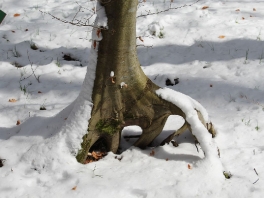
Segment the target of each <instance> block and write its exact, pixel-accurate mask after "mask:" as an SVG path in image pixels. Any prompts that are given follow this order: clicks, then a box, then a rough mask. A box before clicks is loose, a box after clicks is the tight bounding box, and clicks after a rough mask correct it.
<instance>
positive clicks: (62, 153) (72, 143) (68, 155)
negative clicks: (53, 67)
mask: <svg viewBox="0 0 264 198" xmlns="http://www.w3.org/2000/svg"><path fill="white" fill-rule="evenodd" d="M106 25H107V18H106V16H105V11H104V8H103V7H102V6H101V5H100V3H99V2H97V18H96V19H95V23H94V26H95V27H94V28H93V34H92V40H93V42H92V46H91V50H90V56H89V65H88V67H87V73H86V76H85V79H84V83H83V86H82V90H81V93H80V94H79V96H78V98H77V99H76V100H75V101H74V102H73V103H72V104H71V105H70V106H71V111H67V113H63V112H65V111H62V112H61V113H60V114H58V115H56V116H55V117H54V120H56V119H57V118H58V117H65V118H67V120H66V121H65V123H64V124H62V125H61V127H59V128H58V129H57V131H54V134H56V135H54V136H52V137H50V138H47V139H45V140H44V141H43V142H41V143H39V142H38V143H36V144H34V145H32V146H31V148H30V149H29V150H28V151H27V152H26V153H25V154H24V155H23V156H22V159H23V160H25V161H27V162H28V163H31V164H32V166H33V167H34V168H36V169H37V170H43V169H46V170H57V169H59V168H60V166H61V165H62V164H72V163H77V161H76V159H75V156H76V155H77V152H78V150H79V149H80V147H81V142H82V137H83V136H84V135H85V134H86V133H87V129H88V125H89V120H90V118H91V111H92V107H93V103H92V91H93V86H94V79H95V71H96V64H97V49H98V45H99V41H100V40H102V35H101V33H100V31H98V30H99V27H100V28H101V27H102V26H104V27H106ZM97 27H98V28H97ZM94 42H96V45H94V44H93V43H94ZM66 109H69V107H67V108H66ZM69 112H70V113H69ZM62 114H63V115H62Z"/></svg>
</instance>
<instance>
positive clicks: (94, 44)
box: [93, 41, 96, 49]
mask: <svg viewBox="0 0 264 198" xmlns="http://www.w3.org/2000/svg"><path fill="white" fill-rule="evenodd" d="M93 48H94V49H95V48H96V41H94V42H93Z"/></svg>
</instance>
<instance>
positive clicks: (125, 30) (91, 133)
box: [77, 0, 214, 163]
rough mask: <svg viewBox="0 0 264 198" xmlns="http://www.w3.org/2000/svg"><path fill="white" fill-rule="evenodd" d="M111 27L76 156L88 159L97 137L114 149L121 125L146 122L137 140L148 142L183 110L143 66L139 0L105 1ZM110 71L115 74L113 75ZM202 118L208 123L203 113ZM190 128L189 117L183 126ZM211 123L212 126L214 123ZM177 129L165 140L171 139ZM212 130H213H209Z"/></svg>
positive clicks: (105, 35) (101, 50)
mask: <svg viewBox="0 0 264 198" xmlns="http://www.w3.org/2000/svg"><path fill="white" fill-rule="evenodd" d="M100 2H101V5H102V6H104V8H105V12H106V16H107V18H108V28H107V29H102V30H101V34H102V37H103V39H102V40H101V41H100V44H99V48H98V58H97V67H96V77H95V81H94V88H93V94H92V100H93V104H94V106H93V109H92V113H91V119H90V120H89V126H88V133H87V134H86V135H85V136H84V137H83V143H82V145H81V146H82V148H81V150H80V151H79V153H78V155H77V160H78V161H79V162H81V163H84V162H85V160H86V157H87V155H88V152H89V151H90V150H91V149H92V147H93V145H95V143H96V142H98V141H99V140H100V141H99V142H100V143H101V144H100V146H101V147H105V150H106V151H112V152H113V153H116V152H117V150H118V146H119V141H120V135H121V132H122V129H123V128H124V127H125V126H129V125H138V126H140V127H141V128H142V135H141V136H140V138H139V139H138V140H137V141H136V142H135V144H134V145H135V146H138V147H140V148H145V147H146V146H148V145H149V144H150V143H151V142H152V141H153V140H154V139H155V138H156V137H157V136H158V135H159V134H160V133H161V131H162V129H163V127H164V124H165V122H166V120H167V118H168V116H170V115H180V116H182V117H183V118H184V119H185V114H184V112H183V111H182V110H181V109H180V108H179V107H177V106H176V105H174V104H172V103H170V102H168V101H166V100H163V99H162V98H160V97H158V95H157V94H156V93H155V91H156V90H157V89H159V87H158V86H157V85H155V84H154V83H153V82H152V81H151V80H149V79H148V78H147V77H146V75H145V74H144V72H143V71H142V69H141V67H140V63H139V61H138V58H137V51H136V11H137V4H138V0H112V1H110V2H109V0H107V3H104V1H103V0H101V1H100ZM111 73H112V74H113V73H114V75H112V77H111ZM198 115H199V117H200V120H201V121H202V122H203V124H204V125H205V124H206V123H205V122H204V120H203V118H202V116H201V114H200V113H199V112H198ZM186 128H190V125H189V124H188V123H187V122H185V125H184V127H182V128H181V129H184V130H185V129H186ZM211 128H212V127H211ZM184 130H181V131H177V132H175V133H173V134H172V135H171V136H169V137H168V138H167V139H166V140H164V142H163V143H166V142H169V141H170V140H171V139H172V138H173V137H174V136H175V135H177V134H179V133H182V132H183V131H184ZM211 132H212V134H214V131H211Z"/></svg>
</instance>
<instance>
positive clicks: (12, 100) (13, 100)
mask: <svg viewBox="0 0 264 198" xmlns="http://www.w3.org/2000/svg"><path fill="white" fill-rule="evenodd" d="M16 101H17V100H16V99H14V98H12V99H9V100H8V102H16Z"/></svg>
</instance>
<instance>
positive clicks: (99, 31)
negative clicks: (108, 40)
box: [96, 29, 101, 38]
mask: <svg viewBox="0 0 264 198" xmlns="http://www.w3.org/2000/svg"><path fill="white" fill-rule="evenodd" d="M100 33H101V29H98V30H97V31H96V35H97V37H98V38H99V36H100Z"/></svg>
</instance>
